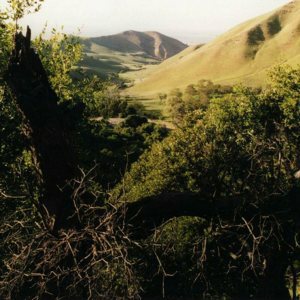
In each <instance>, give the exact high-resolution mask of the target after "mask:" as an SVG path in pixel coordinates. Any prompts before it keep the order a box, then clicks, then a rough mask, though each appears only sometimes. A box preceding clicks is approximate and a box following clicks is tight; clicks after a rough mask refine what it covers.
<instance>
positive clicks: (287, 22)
mask: <svg viewBox="0 0 300 300" xmlns="http://www.w3.org/2000/svg"><path fill="white" fill-rule="evenodd" d="M282 63H288V64H291V65H296V64H298V63H300V0H296V1H293V2H291V3H289V4H287V5H285V6H283V7H281V8H279V9H277V10H275V11H272V12H270V13H268V14H265V15H263V16H260V17H257V18H255V19H252V20H250V21H247V22H245V23H243V24H241V25H238V26H236V27H235V28H233V29H232V30H230V31H228V32H227V33H225V34H223V35H221V36H220V37H218V38H217V39H215V40H213V41H212V42H210V43H208V44H206V45H204V46H202V47H195V46H194V47H189V48H187V49H185V50H184V51H183V52H181V53H179V54H177V55H176V56H174V57H172V58H170V59H168V60H166V61H165V62H163V63H162V64H160V65H159V66H156V67H153V68H152V70H151V71H149V72H148V73H145V74H146V76H144V77H142V75H140V76H138V77H137V78H139V79H138V80H137V81H136V85H135V86H134V87H133V88H131V89H129V90H128V93H130V94H133V95H143V96H151V95H156V94H157V93H158V92H168V91H169V90H170V89H172V88H175V87H179V88H180V87H181V88H182V87H186V86H187V85H188V84H190V83H196V82H197V81H198V80H200V79H210V80H213V81H214V82H218V83H222V84H233V83H238V82H242V83H245V84H247V85H252V86H257V85H264V84H265V83H266V74H267V72H268V70H269V69H270V68H271V67H273V66H275V65H276V64H282Z"/></svg>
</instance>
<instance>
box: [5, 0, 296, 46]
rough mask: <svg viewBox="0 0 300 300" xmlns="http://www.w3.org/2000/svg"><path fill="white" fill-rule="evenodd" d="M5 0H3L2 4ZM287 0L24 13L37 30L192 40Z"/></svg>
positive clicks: (79, 3)
mask: <svg viewBox="0 0 300 300" xmlns="http://www.w3.org/2000/svg"><path fill="white" fill-rule="evenodd" d="M296 1H300V0H296ZM1 2H2V4H4V2H5V0H0V4H1ZM288 2H289V1H287V0H45V2H44V4H43V6H42V8H41V10H40V12H38V13H35V14H32V15H30V16H27V17H25V19H24V20H22V22H21V24H23V25H30V27H31V29H32V31H33V33H34V34H38V33H39V32H40V31H41V30H42V28H43V26H44V24H45V23H46V22H47V23H48V28H53V27H55V28H60V27H61V26H64V32H66V33H72V34H77V33H78V29H80V32H81V35H82V36H101V35H109V34H116V33H119V32H122V31H125V30H137V31H159V32H161V33H163V34H166V35H169V36H172V37H175V38H178V39H180V40H181V41H183V42H185V43H189V44H194V43H202V42H207V41H209V40H211V39H212V38H214V37H215V36H217V35H218V34H221V33H223V32H225V31H227V30H228V29H230V28H231V27H233V26H235V25H237V24H239V23H241V22H243V21H246V20H248V19H250V18H253V17H255V16H258V15H261V14H263V13H266V12H269V11H271V10H273V9H275V8H277V7H279V6H281V5H283V4H285V3H288Z"/></svg>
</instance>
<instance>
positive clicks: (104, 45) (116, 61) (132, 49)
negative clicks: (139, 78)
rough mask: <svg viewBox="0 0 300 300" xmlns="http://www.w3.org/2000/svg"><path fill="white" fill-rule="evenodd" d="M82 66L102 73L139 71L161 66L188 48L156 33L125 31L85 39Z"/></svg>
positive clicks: (83, 40) (83, 41)
mask: <svg viewBox="0 0 300 300" xmlns="http://www.w3.org/2000/svg"><path fill="white" fill-rule="evenodd" d="M81 41H82V44H83V46H84V52H85V58H84V60H83V62H82V64H81V66H83V67H85V68H87V69H89V70H91V71H96V72H99V73H113V72H125V71H130V70H131V71H132V70H140V69H142V68H143V67H144V66H145V65H149V64H152V65H153V64H159V63H160V62H161V61H163V60H165V59H168V58H170V57H172V56H174V55H176V54H177V53H179V52H181V51H182V50H184V49H185V48H187V47H188V46H187V45H185V44H184V43H182V42H180V41H178V40H176V39H173V38H171V37H168V36H166V35H163V34H161V33H159V32H155V31H147V32H139V31H134V30H129V31H124V32H122V33H119V34H115V35H108V36H101V37H93V38H84V39H82V40H81Z"/></svg>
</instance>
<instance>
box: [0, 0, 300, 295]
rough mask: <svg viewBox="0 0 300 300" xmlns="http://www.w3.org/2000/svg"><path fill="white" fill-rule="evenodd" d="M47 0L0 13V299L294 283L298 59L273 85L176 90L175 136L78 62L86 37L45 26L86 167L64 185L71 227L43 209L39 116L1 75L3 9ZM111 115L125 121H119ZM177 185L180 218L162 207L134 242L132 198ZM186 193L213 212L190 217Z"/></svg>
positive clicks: (45, 48) (42, 50)
mask: <svg viewBox="0 0 300 300" xmlns="http://www.w3.org/2000/svg"><path fill="white" fill-rule="evenodd" d="M40 2H41V1H9V3H10V8H11V10H9V11H7V12H4V13H1V15H0V45H1V47H0V121H1V123H0V143H1V144H0V235H1V240H0V298H3V299H56V298H58V297H61V298H64V299H108V298H111V299H114V298H118V297H119V298H120V297H122V298H137V297H139V296H140V295H145V296H160V295H163V296H166V297H167V296H173V297H187V296H196V297H203V298H204V299H212V298H213V297H216V298H217V299H220V298H222V297H224V298H225V299H226V298H229V299H269V298H268V297H267V296H266V295H265V294H264V295H263V296H262V294H261V292H262V289H267V292H271V291H270V290H269V288H270V287H272V288H274V289H277V290H276V291H279V292H282V290H280V289H283V290H284V289H285V287H286V286H288V287H289V285H290V286H292V285H293V287H294V288H295V286H296V283H297V274H298V272H299V269H297V268H299V255H300V251H299V214H300V209H299V201H297V199H299V198H297V195H298V196H299V192H298V191H299V190H298V189H299V180H298V179H295V176H294V174H295V173H296V172H297V171H298V170H299V168H300V154H299V145H300V130H299V119H300V69H291V68H289V67H288V66H284V67H279V68H277V69H275V70H274V71H273V72H272V73H271V74H270V86H269V87H268V88H266V89H264V90H253V89H250V88H245V87H236V88H231V87H224V86H219V85H215V84H213V83H212V82H210V81H201V82H199V83H198V84H196V85H190V86H188V87H187V88H186V90H185V91H184V93H182V92H181V91H179V90H176V91H173V92H172V93H171V94H170V95H168V100H167V101H168V103H169V104H168V105H169V108H170V114H171V116H172V117H173V119H174V121H175V122H177V123H180V126H179V128H178V129H176V130H174V131H173V132H172V133H170V132H169V131H168V130H167V129H166V128H163V127H160V126H158V125H155V124H153V123H149V122H148V120H147V118H146V117H145V116H144V113H143V112H142V111H141V110H142V109H141V107H139V106H138V105H132V104H128V102H126V101H125V100H124V99H122V97H120V95H119V90H118V88H117V86H116V84H115V83H114V82H111V81H109V80H103V79H101V78H98V77H87V76H85V75H84V73H82V72H80V70H78V69H77V68H76V67H75V66H76V65H77V64H78V62H79V61H80V59H81V57H82V54H81V53H82V52H81V47H80V45H79V43H78V40H77V38H75V37H72V36H67V35H64V34H61V33H58V32H56V31H53V35H52V37H51V38H50V39H48V40H46V39H44V38H43V34H42V35H41V36H39V37H38V38H37V39H36V40H35V42H34V45H35V47H36V51H37V53H38V54H39V55H40V57H41V60H42V63H43V66H44V68H45V70H46V73H47V77H48V79H49V81H50V84H51V86H52V88H53V90H54V91H55V93H56V94H57V95H58V97H59V103H58V108H59V111H60V112H62V113H63V116H64V119H65V120H64V121H65V124H66V126H67V129H68V133H69V136H68V137H66V138H67V139H69V140H70V141H71V142H70V143H71V145H72V148H73V150H74V153H75V154H76V157H77V162H78V166H76V167H78V169H80V172H81V175H82V176H81V178H76V179H75V178H74V182H70V183H68V184H69V185H70V186H71V188H72V199H71V200H72V202H73V203H74V207H75V208H76V210H75V212H74V215H75V219H76V222H74V223H72V222H73V220H74V216H66V218H67V219H68V220H69V222H70V224H74V225H73V226H71V227H70V228H61V230H60V231H59V232H52V231H51V230H49V228H47V226H46V221H45V219H44V218H43V214H41V197H42V196H43V195H44V194H43V193H44V189H45V186H44V185H43V182H42V181H41V180H39V178H41V177H42V176H43V174H42V175H41V174H39V171H40V170H39V169H38V168H37V165H38V164H37V163H36V162H35V161H34V160H35V159H36V158H37V156H35V149H33V148H34V146H33V143H32V141H31V140H30V138H28V137H29V136H30V135H28V131H30V124H28V120H26V118H25V115H24V113H23V112H22V109H20V106H19V105H18V102H17V101H16V99H15V96H13V95H15V94H14V93H13V91H12V90H11V89H9V88H8V86H9V85H8V84H7V79H6V78H7V77H6V76H7V64H8V62H9V57H10V53H11V51H12V48H13V34H14V30H15V29H16V28H15V24H13V25H10V24H9V22H8V21H7V18H9V17H10V19H11V20H13V21H17V20H18V19H19V18H20V17H21V16H23V15H24V13H26V12H27V11H28V9H29V10H30V8H31V9H33V10H35V9H39V4H40ZM160 98H161V100H162V101H163V100H165V99H166V97H165V95H160ZM116 116H123V117H126V118H125V120H124V121H123V122H121V123H120V124H118V125H112V124H111V123H110V122H109V120H107V119H108V118H109V117H116ZM54 117H55V116H54ZM96 117H102V118H100V119H101V120H97V118H96ZM124 174H125V175H124ZM62 190H63V188H62ZM172 193H178V194H180V195H181V194H182V195H187V196H186V198H183V199H184V201H183V202H182V203H181V204H180V205H181V206H180V207H181V208H182V209H181V212H180V214H178V215H176V216H182V217H179V218H173V217H174V216H172V215H171V216H170V215H168V214H166V215H165V216H164V218H165V221H166V222H164V218H162V220H163V221H162V222H161V223H160V224H156V223H155V222H154V219H155V218H154V217H156V216H158V215H160V213H162V212H161V211H159V210H156V211H155V214H154V216H151V215H150V217H153V218H152V220H151V222H153V224H152V226H153V228H152V231H151V232H152V234H151V235H148V236H147V237H143V238H140V239H135V234H136V232H135V231H134V229H135V228H131V227H130V225H129V226H127V225H126V222H128V223H129V224H130V220H129V221H128V220H127V219H126V206H123V204H124V203H125V204H128V203H129V204H130V203H139V202H142V200H143V199H146V200H147V199H155V201H161V202H163V197H161V198H159V197H160V196H161V195H167V196H168V195H171V194H172ZM191 193H193V195H197V197H199V202H200V201H202V202H204V203H207V204H213V206H214V207H215V210H213V211H210V212H209V213H207V212H205V211H203V213H202V212H200V213H199V212H198V215H193V214H189V215H188V216H187V215H185V209H187V211H188V208H189V207H188V205H189V202H188V200H189V199H188V198H189V195H190V194H191ZM293 193H298V194H297V195H296V196H295V195H294V194H293ZM147 197H157V198H147ZM167 204H168V203H167ZM155 205H157V206H155ZM128 207H129V208H130V206H128ZM154 207H159V203H154ZM203 207H205V206H203ZM220 207H221V209H219V210H217V208H220ZM228 207H229V209H228ZM123 208H124V210H123ZM167 208H168V207H167ZM169 208H170V210H171V207H169ZM120 210H121V211H122V213H121V214H120ZM150 213H151V212H150V211H149V214H150ZM150 219H151V218H150ZM151 222H150V223H151ZM143 225H145V224H143V223H142V222H141V224H140V225H139V226H141V227H143ZM156 225H158V227H157V228H155V227H156ZM145 226H146V225H145ZM137 230H138V229H137ZM285 278H287V281H286V282H285ZM293 280H294V282H293ZM295 282H296V283H295ZM292 283H293V284H292ZM284 292H285V290H284V291H283V294H282V295H284ZM278 295H279V294H278ZM280 295H281V294H280ZM275 296H276V295H275ZM47 297H48V298H47ZM279 297H280V296H279Z"/></svg>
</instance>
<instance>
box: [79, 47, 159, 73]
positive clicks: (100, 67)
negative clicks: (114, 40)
mask: <svg viewBox="0 0 300 300" xmlns="http://www.w3.org/2000/svg"><path fill="white" fill-rule="evenodd" d="M158 63H159V61H158V60H155V59H153V58H149V57H146V56H145V55H144V53H123V52H119V51H114V50H111V49H108V48H106V47H103V46H99V45H97V44H94V43H91V44H90V45H89V48H85V51H84V58H83V60H82V62H81V63H80V66H81V67H83V68H84V69H85V70H87V71H88V72H93V73H96V74H99V75H108V74H111V73H119V72H122V73H123V72H128V71H137V70H141V69H143V68H144V67H145V65H146V66H147V65H153V64H158Z"/></svg>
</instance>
